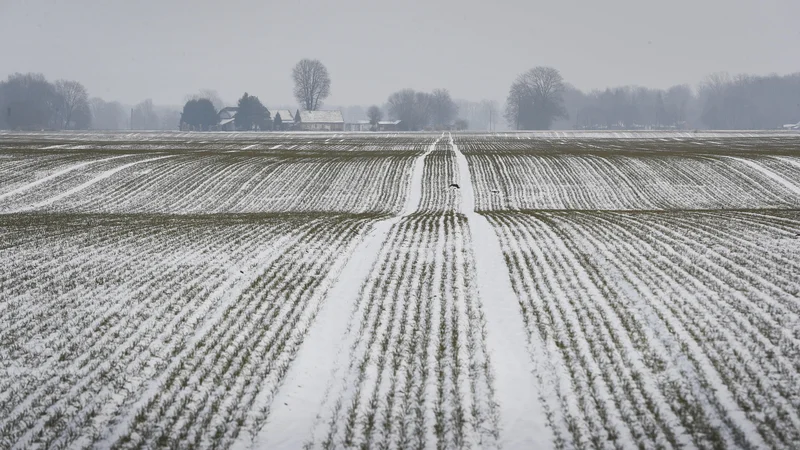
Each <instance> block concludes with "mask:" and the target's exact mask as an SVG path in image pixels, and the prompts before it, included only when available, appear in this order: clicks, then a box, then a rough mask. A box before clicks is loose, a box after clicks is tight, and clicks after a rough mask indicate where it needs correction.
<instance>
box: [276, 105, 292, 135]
mask: <svg viewBox="0 0 800 450" xmlns="http://www.w3.org/2000/svg"><path fill="white" fill-rule="evenodd" d="M273 124H274V127H273V128H272V129H273V130H275V131H289V130H291V129H292V128H294V114H292V112H291V111H289V110H288V109H279V110H277V111H275V119H273Z"/></svg>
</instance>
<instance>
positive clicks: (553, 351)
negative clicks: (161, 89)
mask: <svg viewBox="0 0 800 450" xmlns="http://www.w3.org/2000/svg"><path fill="white" fill-rule="evenodd" d="M31 136H35V137H36V139H35V142H36V143H35V145H29V144H25V142H26V139H30V138H31ZM444 136H446V135H443V136H438V135H436V136H434V135H424V134H412V133H395V134H391V135H382V134H368V135H357V134H347V133H336V134H314V133H297V134H290V133H286V134H281V133H268V134H258V133H230V134H225V133H202V134H199V133H178V132H174V133H116V134H115V133H109V134H105V133H65V134H58V133H42V134H38V133H36V134H24V133H5V132H0V144H3V145H7V146H8V148H13V146H14V145H18V146H19V147H20V148H21V149H22V150H21V151H18V150H11V153H14V152H17V153H14V154H15V155H16V154H20V155H24V157H14V158H9V157H7V156H6V155H4V154H3V153H4V150H2V149H0V178H2V177H3V176H4V175H6V176H8V180H7V183H6V184H4V186H7V187H6V188H5V189H7V190H8V191H7V192H4V193H0V202H2V207H3V210H4V211H12V212H11V213H5V214H0V219H1V220H2V221H3V223H4V224H8V226H2V227H0V238H2V241H3V243H4V244H3V246H2V247H0V273H2V274H3V275H2V276H0V359H2V360H3V361H4V362H5V363H6V364H5V365H4V367H3V368H2V369H0V429H3V430H4V436H1V437H0V447H2V446H8V447H10V448H23V447H37V446H40V445H41V444H43V442H44V440H45V439H46V440H50V441H51V444H52V445H53V446H60V447H91V446H94V447H100V448H105V447H111V446H115V445H117V446H118V445H120V444H121V442H120V439H123V438H127V437H130V439H131V440H132V441H131V443H130V445H131V446H137V447H154V446H158V445H157V439H158V436H159V434H160V433H161V432H164V433H165V436H166V437H168V438H169V439H171V440H172V442H173V443H178V442H183V441H184V440H185V441H186V442H189V443H192V442H194V443H195V445H197V446H200V447H204V448H205V447H212V446H219V447H221V448H228V447H231V446H233V447H234V448H240V449H242V448H302V447H303V446H304V445H305V444H307V443H311V444H312V446H318V445H320V444H321V443H322V442H324V441H325V438H326V437H327V435H328V433H331V435H332V436H333V438H334V440H333V442H334V443H335V444H336V445H337V446H341V445H340V444H341V443H342V437H343V435H344V433H345V431H344V427H343V426H342V425H343V424H344V422H345V419H343V415H345V414H346V413H349V412H350V410H351V408H352V412H354V413H355V416H354V417H357V420H358V423H357V426H356V428H357V429H356V430H355V434H356V436H355V438H354V439H355V442H356V444H358V443H362V444H364V445H367V446H369V445H370V444H374V445H373V446H375V447H377V446H378V441H380V444H386V445H387V446H388V447H391V448H393V447H397V446H403V445H402V444H401V441H400V439H401V437H402V438H404V439H405V438H408V435H407V434H403V433H407V432H408V430H413V432H414V434H415V436H414V438H416V437H417V436H419V437H421V438H422V439H421V440H420V441H421V442H424V443H425V444H426V445H427V446H431V447H432V446H435V445H436V444H440V445H441V446H454V447H455V446H458V444H459V442H460V441H459V439H462V438H463V439H464V442H465V446H471V447H472V448H496V447H499V448H545V449H548V448H550V449H552V448H562V447H563V448H573V447H578V448H580V447H591V446H592V445H594V444H595V443H599V445H598V446H599V447H602V448H611V447H618V448H636V447H643V448H659V447H672V446H684V447H687V448H693V447H712V446H714V445H717V446H724V447H736V446H742V445H743V446H749V447H751V448H784V447H792V445H793V443H794V442H797V441H798V440H799V439H800V414H798V411H797V408H796V407H795V404H796V402H795V400H796V399H797V398H800V387H799V386H800V384H798V383H797V380H798V379H800V375H799V374H800V362H799V361H800V360H798V355H800V338H798V331H800V304H798V301H797V293H798V292H800V277H798V273H800V262H798V260H797V252H798V250H800V240H799V239H798V237H800V215H798V214H800V213H798V206H800V181H798V180H797V179H796V176H795V175H796V174H797V168H798V167H800V162H799V161H800V160H798V158H797V155H796V152H794V151H793V148H796V146H797V142H798V138H800V134H797V133H775V132H701V133H684V132H671V133H664V132H544V133H507V134H496V135H478V134H474V135H473V134H458V135H455V134H454V135H451V136H448V137H444ZM437 137H438V139H436V138H437ZM339 138H343V139H342V140H341V141H339ZM445 139H447V140H445ZM43 140H49V141H51V142H52V144H53V145H48V146H46V147H45V148H42V147H41V144H40V143H41V142H42V141H43ZM675 141H680V142H679V143H678V144H676V143H675ZM431 142H433V145H431ZM321 144H326V145H321ZM423 145H425V147H423ZM662 146H664V148H667V147H669V146H672V147H671V148H675V146H678V147H680V148H681V152H685V153H686V155H689V157H686V156H684V154H683V153H681V152H671V153H670V152H665V153H667V155H666V156H665V157H660V156H659V154H658V152H659V151H660V150H661V148H662ZM540 148H544V149H545V151H539V150H538V149H540ZM642 148H644V151H641V149H642ZM81 149H89V150H90V151H89V152H86V151H84V150H81ZM104 149H112V150H113V151H112V152H105V150H104ZM253 149H259V150H258V151H252V150H253ZM277 149H280V150H279V151H270V150H277ZM284 149H296V150H297V153H298V154H297V155H291V154H287V152H285V151H283V150H284ZM390 149H397V150H399V151H398V152H397V154H398V155H400V156H399V157H395V156H392V157H391V158H384V156H385V155H387V154H390V153H392V152H390V151H389V150H390ZM562 149H563V150H565V151H562ZM770 149H779V151H776V152H775V153H772V152H771V151H770ZM142 150H143V151H144V153H142V152H141V151H142ZM248 150H250V151H248ZM630 150H634V151H630ZM153 152H155V153H153ZM229 152H232V153H233V154H231V153H229ZM237 152H239V154H236V153H237ZM325 152H332V154H334V155H335V157H334V158H328V157H327V156H326V154H325ZM345 152H346V153H345ZM616 152H620V153H624V154H623V155H618V154H616ZM637 152H640V153H646V156H645V157H642V156H641V155H638V154H637ZM342 155H345V156H344V157H343V156H342ZM375 155H379V156H377V157H376V156H375ZM65 161H69V162H65ZM20 167H24V168H25V170H26V171H30V173H28V172H26V173H24V174H23V176H13V175H16V174H15V173H14V172H15V171H19V168H20ZM452 182H458V184H459V186H460V188H458V189H456V188H449V187H448V186H449V184H450V183H452ZM30 211H32V212H34V213H33V214H17V213H18V212H30ZM51 211H59V212H68V213H69V214H59V215H58V216H53V215H51ZM98 212H102V213H103V214H97V213H98ZM239 213H245V214H239ZM53 217H57V218H58V220H57V221H56V220H53ZM367 303H369V305H370V306H367ZM395 310H396V311H397V312H395ZM420 311H424V313H425V314H428V313H430V314H431V315H428V316H425V317H430V318H431V320H432V321H433V322H430V323H428V322H426V320H428V319H426V318H425V317H423V318H422V319H419V320H418V319H412V318H411V317H412V316H414V314H415V312H420ZM475 311H477V314H475ZM440 325H441V328H440ZM402 326H406V327H408V328H405V329H404V330H403V331H402V332H401V327H402ZM411 327H416V328H415V329H414V330H412V331H409V329H410V328H411ZM360 333H362V334H360ZM420 341H424V342H425V343H424V344H420ZM440 344H442V346H443V347H442V348H445V350H441V349H440V347H439V345H440ZM384 345H385V347H382V346H384ZM245 349H246V351H243V350H245ZM421 349H425V350H429V351H428V353H427V359H426V358H424V357H423V356H422V350H421ZM245 354H247V356H245ZM393 355H401V356H398V357H397V358H396V359H394V360H393V359H392V357H393ZM382 357H386V358H385V359H383V358H382ZM226 361H227V363H228V364H229V365H225V364H226ZM361 362H364V366H363V367H364V369H363V372H362V368H361V367H359V364H360V363H361ZM484 362H487V363H488V364H484ZM393 364H396V365H395V366H392V365H393ZM423 370H424V371H425V373H426V374H427V377H428V378H427V380H426V381H425V382H424V383H423V382H422V380H423V378H422V375H421V374H422V372H423ZM176 376H177V378H176ZM184 377H185V379H184ZM397 380H408V381H407V384H404V383H399V382H398V383H397V384H394V383H395V381H397ZM182 383H185V384H183V385H181V384H182ZM409 392H410V393H411V394H408V393H409ZM417 395H419V396H420V397H423V400H419V398H418V397H417ZM373 396H375V398H377V399H378V402H377V403H375V402H372V401H371V399H372V398H373ZM412 397H413V398H412ZM389 398H393V399H394V401H395V402H394V403H390V402H389V401H388V399H389ZM337 405H341V407H340V408H339V407H337ZM406 407H408V408H419V411H420V416H419V418H420V420H419V421H418V422H414V421H416V420H417V419H418V418H417V417H416V416H415V417H410V416H411V414H408V413H407V411H408V410H405V409H403V408H406ZM473 407H474V411H477V413H474V416H472V415H471V416H470V418H469V419H468V420H471V421H472V422H469V423H468V425H467V426H466V427H462V428H461V429H457V425H456V424H455V420H454V417H455V412H456V411H459V408H464V409H465V410H466V411H472V410H473ZM370 412H373V413H377V415H376V417H377V420H378V421H380V422H381V423H386V422H384V421H392V422H394V421H396V422H397V425H396V426H395V427H394V428H392V427H385V428H383V429H381V428H376V429H375V430H372V431H371V432H370V431H365V429H364V425H363V423H362V420H363V419H364V418H365V417H366V416H367V415H368V414H369V413H370ZM337 414H338V415H337ZM59 416H63V420H60V419H59ZM141 417H144V418H145V419H144V420H141ZM442 418H444V423H445V425H446V426H445V427H444V429H443V430H442V429H438V428H434V426H435V425H438V424H442V422H441V420H442ZM57 419H58V420H57ZM437 421H438V422H437ZM412 422H413V423H412ZM417 426H418V427H419V428H417ZM401 427H403V428H402V431H401ZM217 432H220V433H222V437H221V438H220V439H219V440H215V439H216V438H215V435H216V433H217ZM184 433H185V434H184ZM369 433H371V435H370V434H369ZM362 434H363V435H362ZM370 439H371V440H370ZM673 444H674V445H673Z"/></svg>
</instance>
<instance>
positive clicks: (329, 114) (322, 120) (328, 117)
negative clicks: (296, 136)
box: [295, 110, 344, 131]
mask: <svg viewBox="0 0 800 450" xmlns="http://www.w3.org/2000/svg"><path fill="white" fill-rule="evenodd" d="M295 124H296V127H297V129H299V130H302V131H344V116H342V112H341V111H339V110H330V111H299V112H298V113H297V114H296V115H295Z"/></svg>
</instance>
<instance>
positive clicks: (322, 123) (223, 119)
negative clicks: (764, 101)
mask: <svg viewBox="0 0 800 450" xmlns="http://www.w3.org/2000/svg"><path fill="white" fill-rule="evenodd" d="M238 111H239V108H236V107H233V106H229V107H226V108H222V109H221V110H220V111H219V113H218V117H219V124H218V125H217V127H216V128H215V129H217V130H220V131H236V129H237V126H236V114H237V112H238ZM272 117H273V119H272V125H273V126H272V129H273V130H275V131H344V130H345V123H344V116H343V115H342V112H341V111H338V110H327V111H300V110H297V112H296V113H294V114H292V112H291V111H289V110H288V109H279V110H277V111H275V113H274V114H273V115H272ZM399 123H400V121H395V122H381V123H380V124H381V125H380V128H381V130H383V128H385V129H386V131H392V130H395V129H397V125H398V124H399ZM348 125H350V124H348ZM368 130H369V123H368V122H367V126H366V127H365V128H364V131H368ZM358 131H361V130H358Z"/></svg>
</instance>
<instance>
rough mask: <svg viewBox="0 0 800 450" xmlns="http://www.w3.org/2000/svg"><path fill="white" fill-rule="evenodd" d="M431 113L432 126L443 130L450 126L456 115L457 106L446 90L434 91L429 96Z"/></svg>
mask: <svg viewBox="0 0 800 450" xmlns="http://www.w3.org/2000/svg"><path fill="white" fill-rule="evenodd" d="M430 99H431V113H432V116H433V117H432V118H433V125H434V126H435V127H437V128H440V129H443V128H447V127H449V126H450V124H452V123H453V121H454V120H455V119H456V116H457V115H458V106H457V105H456V104H455V102H454V101H453V99H452V98H451V97H450V92H449V91H448V90H447V89H434V91H433V93H432V94H431V97H430Z"/></svg>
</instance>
